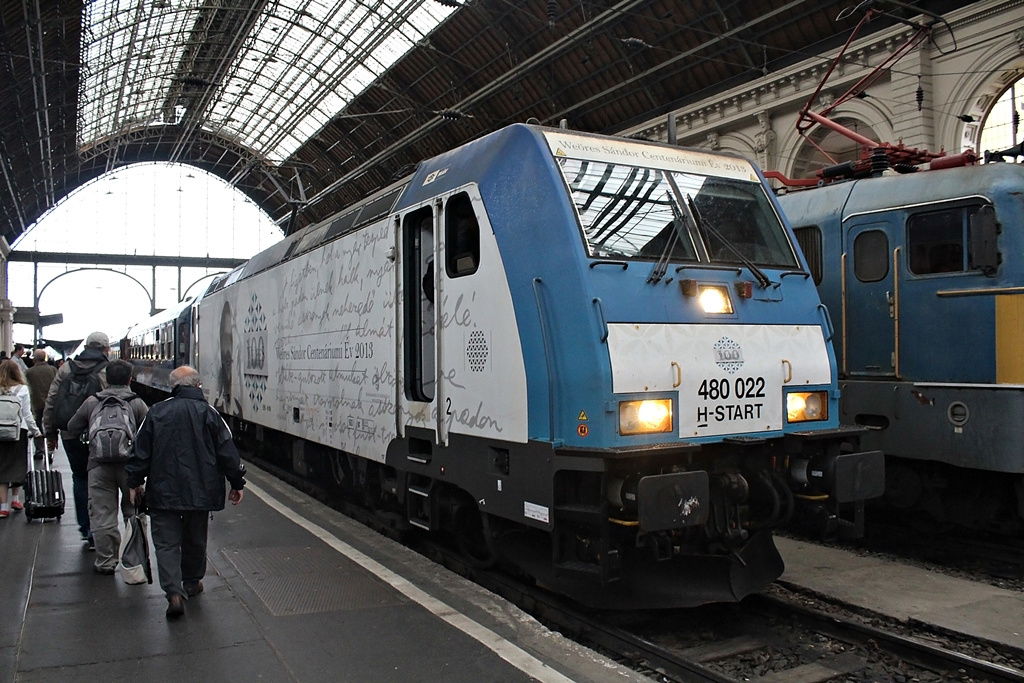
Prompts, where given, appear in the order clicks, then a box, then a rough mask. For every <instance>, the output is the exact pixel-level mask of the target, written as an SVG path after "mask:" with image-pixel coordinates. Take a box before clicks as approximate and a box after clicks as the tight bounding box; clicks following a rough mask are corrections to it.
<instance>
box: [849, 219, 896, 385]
mask: <svg viewBox="0 0 1024 683" xmlns="http://www.w3.org/2000/svg"><path fill="white" fill-rule="evenodd" d="M845 232H846V240H845V244H844V252H845V254H846V258H845V263H846V265H845V272H844V274H843V275H844V287H843V297H844V300H843V302H844V316H843V318H844V327H843V330H844V344H843V347H844V352H845V356H844V362H843V365H844V370H845V372H846V373H847V374H848V375H851V376H857V375H870V376H883V377H884V376H893V375H894V374H895V368H896V361H897V359H896V343H897V340H896V332H897V321H896V315H897V307H896V297H897V296H898V292H897V288H896V287H897V282H898V280H897V277H898V274H897V272H896V268H897V267H898V265H897V262H896V260H895V259H894V254H895V253H897V252H895V251H894V249H895V245H896V244H897V242H896V235H897V234H898V233H897V232H896V231H895V229H894V228H893V226H892V225H891V224H890V223H888V222H886V221H879V220H878V219H877V217H867V216H865V217H859V218H854V219H852V220H851V221H849V222H847V224H846V226H845Z"/></svg>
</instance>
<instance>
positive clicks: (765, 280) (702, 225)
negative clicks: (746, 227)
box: [686, 195, 772, 288]
mask: <svg viewBox="0 0 1024 683" xmlns="http://www.w3.org/2000/svg"><path fill="white" fill-rule="evenodd" d="M686 205H687V207H688V208H689V209H690V213H691V214H692V215H693V219H694V221H696V223H697V229H698V230H700V231H702V232H706V233H707V234H709V235H711V236H712V237H714V238H715V239H717V240H718V241H719V242H721V243H722V244H723V245H725V248H726V249H728V250H729V251H731V252H732V253H733V254H735V255H736V258H738V259H739V260H740V263H742V264H743V265H744V266H746V267H747V269H748V270H750V273H751V274H752V275H753V276H754V279H755V280H757V283H758V284H759V285H761V287H762V288H765V287H768V285H770V284H771V283H772V281H771V278H769V277H768V276H767V275H765V274H764V271H763V270H761V269H760V268H758V267H757V266H755V265H754V262H753V261H751V260H750V259H749V258H747V257H746V256H745V255H744V254H743V253H742V252H741V251H740V250H739V249H737V248H736V247H734V246H733V244H732V242H730V241H729V240H727V239H726V238H725V235H723V234H722V233H720V232H718V230H716V229H715V227H714V226H713V225H711V224H710V223H707V222H705V221H704V220H703V219H702V218H701V215H700V211H699V210H698V209H697V205H696V204H694V202H693V198H692V197H690V195H686ZM708 256H710V254H709V255H708Z"/></svg>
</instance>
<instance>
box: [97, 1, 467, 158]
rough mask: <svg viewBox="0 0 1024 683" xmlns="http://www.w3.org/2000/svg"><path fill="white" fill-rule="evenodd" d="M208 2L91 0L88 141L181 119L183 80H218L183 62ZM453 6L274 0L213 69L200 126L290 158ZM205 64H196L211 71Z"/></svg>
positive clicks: (271, 154) (274, 155) (191, 48)
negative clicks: (178, 97) (174, 100)
mask: <svg viewBox="0 0 1024 683" xmlns="http://www.w3.org/2000/svg"><path fill="white" fill-rule="evenodd" d="M208 5H209V3H208V2H204V0H174V1H173V2H171V1H170V0H145V1H133V2H129V1H128V0H94V1H93V2H90V3H87V5H86V18H85V22H86V24H85V27H84V34H83V61H84V67H83V82H82V90H81V102H82V106H81V109H80V116H81V121H80V125H79V136H80V137H79V143H80V145H81V146H88V145H90V144H92V143H94V142H95V141H97V140H100V139H103V138H106V137H108V136H111V135H115V134H117V133H121V132H126V131H128V130H130V129H133V128H136V127H138V126H147V125H162V124H165V123H169V124H173V123H175V122H177V121H179V120H180V119H181V116H182V115H183V113H184V112H183V107H182V106H181V105H177V106H174V107H172V106H171V105H170V103H169V102H168V100H169V98H171V97H174V93H177V92H179V90H180V85H181V84H180V83H178V82H177V80H186V79H188V78H189V77H192V76H194V77H195V78H196V79H197V80H210V79H213V78H214V75H213V74H212V73H208V72H207V73H202V72H197V71H195V70H194V69H190V68H189V67H188V65H182V60H183V59H184V58H188V59H192V58H193V56H194V53H195V52H197V50H198V51H199V52H202V48H196V46H195V45H192V46H189V45H188V42H189V41H190V40H193V32H194V31H195V35H199V34H201V31H200V30H199V29H198V28H197V24H202V23H203V22H204V21H205V22H208V21H210V19H209V17H210V16H211V9H210V7H209V6H208ZM204 8H205V9H204ZM455 10H456V8H454V7H447V6H444V5H441V4H439V3H437V2H434V1H433V0H378V1H377V2H374V3H367V2H365V0H362V1H360V0H342V1H340V2H338V1H337V0H277V1H276V2H275V1H273V0H271V2H268V3H267V4H266V6H265V8H264V10H263V12H262V13H261V15H260V16H259V17H258V18H257V19H256V20H255V22H253V23H252V24H251V26H252V28H251V30H250V32H249V34H248V35H247V36H244V39H243V40H242V41H241V42H240V49H238V50H237V51H230V52H228V53H227V54H228V59H230V65H229V66H228V68H226V69H220V68H217V76H216V78H217V79H218V80H217V82H215V83H214V84H213V88H214V96H213V97H212V98H211V99H210V100H209V102H207V103H206V104H205V107H206V110H205V111H204V112H202V115H201V116H200V119H201V122H200V123H201V125H202V126H203V127H204V128H207V129H208V130H212V131H214V132H217V133H220V134H222V135H225V136H226V137H229V138H232V139H235V140H237V141H239V142H240V143H242V144H244V145H247V146H249V147H251V148H252V149H254V151H256V152H257V153H259V154H261V155H262V156H264V157H265V158H267V159H268V160H270V161H274V162H280V161H283V160H284V159H286V158H287V157H288V156H290V155H291V154H292V153H294V152H295V150H296V149H297V148H298V147H299V146H300V145H302V144H303V143H304V142H305V141H306V140H307V139H308V138H309V137H310V136H311V135H313V134H315V133H316V132H317V131H319V130H320V129H321V128H322V127H323V126H324V125H326V124H327V122H328V121H330V120H331V118H332V117H333V116H334V115H335V114H337V113H338V112H339V111H341V110H342V109H343V108H344V106H345V105H346V104H348V103H349V102H350V101H352V99H354V98H355V97H356V96H357V95H358V94H359V93H361V92H362V91H363V90H364V89H365V88H366V87H367V86H369V85H370V84H371V83H373V82H374V81H375V80H376V79H377V78H378V77H379V76H380V75H381V74H382V73H383V72H384V71H386V70H387V69H388V68H390V67H391V66H392V65H393V64H394V63H395V62H396V61H398V60H399V59H401V58H402V56H404V55H405V54H406V53H407V52H408V51H409V50H410V49H411V48H412V47H413V46H414V45H415V44H416V43H417V42H418V41H420V40H422V39H423V37H424V36H426V35H427V34H429V33H430V32H431V31H433V30H434V29H435V28H436V27H437V26H438V25H439V24H440V23H441V22H443V21H444V20H445V19H447V18H448V17H449V16H450V15H451V14H452V13H453V12H454V11H455ZM219 11H221V12H222V13H224V15H225V16H226V15H231V12H232V11H234V10H230V9H221V10H219ZM231 16H235V17H237V16H239V15H237V14H236V15H231ZM228 37H229V38H234V37H235V36H228ZM209 39H210V40H214V39H215V38H214V37H212V36H211V37H210V38H209ZM186 50H189V52H188V55H186ZM209 61H210V60H209V59H206V60H205V61H204V60H202V59H195V63H196V64H206V68H207V69H208V70H209V69H210V66H209ZM191 66H195V65H191ZM176 79H177V80H176Z"/></svg>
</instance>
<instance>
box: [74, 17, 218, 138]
mask: <svg viewBox="0 0 1024 683" xmlns="http://www.w3.org/2000/svg"><path fill="white" fill-rule="evenodd" d="M201 4H202V0H181V1H180V2H177V3H175V7H170V3H167V2H160V1H157V2H154V3H141V2H139V3H127V2H121V1H120V0H95V1H94V2H90V3H87V4H86V7H85V20H84V21H85V27H84V29H85V30H84V33H83V36H82V44H83V47H82V52H83V67H82V85H81V92H80V97H79V102H80V110H79V115H80V117H81V120H80V125H79V129H78V134H79V144H80V145H81V146H86V145H88V144H90V143H92V142H94V141H95V140H97V139H101V138H105V137H107V136H109V135H112V134H114V133H116V132H118V131H120V130H123V129H125V128H129V127H134V126H136V125H149V124H154V123H163V122H164V118H165V116H167V117H168V118H170V116H169V115H168V114H165V113H164V112H162V111H161V104H160V103H161V102H162V101H163V98H162V97H161V96H162V95H166V88H167V86H168V83H169V78H168V75H169V74H172V73H174V66H175V65H176V64H177V63H178V62H179V61H180V59H181V54H182V52H183V51H184V45H183V43H184V36H186V35H188V31H189V29H190V26H191V22H192V21H193V19H194V15H195V12H196V10H197V8H198V7H199V6H200V5H201Z"/></svg>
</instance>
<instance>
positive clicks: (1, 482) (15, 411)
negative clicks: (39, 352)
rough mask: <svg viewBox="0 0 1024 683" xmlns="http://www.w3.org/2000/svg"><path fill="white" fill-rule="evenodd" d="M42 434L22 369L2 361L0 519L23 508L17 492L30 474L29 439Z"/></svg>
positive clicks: (0, 367) (0, 393) (0, 388)
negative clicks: (8, 486) (33, 411)
mask: <svg viewBox="0 0 1024 683" xmlns="http://www.w3.org/2000/svg"><path fill="white" fill-rule="evenodd" d="M40 433H41V432H40V431H39V427H38V426H37V425H36V421H35V418H33V417H32V399H31V398H30V397H29V393H28V385H27V384H25V377H24V375H22V374H21V368H19V367H18V364H17V363H15V362H14V361H13V360H5V361H3V362H0V519H6V518H7V517H10V515H11V509H13V510H15V511H17V510H22V509H24V506H23V505H22V504H21V501H19V500H18V493H19V492H20V489H21V485H22V484H23V483H24V482H25V475H26V474H28V438H29V437H32V438H35V437H37V436H39V435H40ZM8 483H10V501H11V504H10V507H8V505H7V501H8V497H7V496H8V488H7V485H8Z"/></svg>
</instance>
